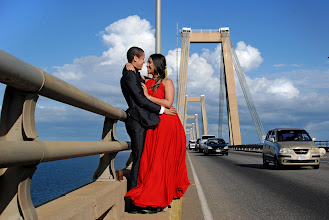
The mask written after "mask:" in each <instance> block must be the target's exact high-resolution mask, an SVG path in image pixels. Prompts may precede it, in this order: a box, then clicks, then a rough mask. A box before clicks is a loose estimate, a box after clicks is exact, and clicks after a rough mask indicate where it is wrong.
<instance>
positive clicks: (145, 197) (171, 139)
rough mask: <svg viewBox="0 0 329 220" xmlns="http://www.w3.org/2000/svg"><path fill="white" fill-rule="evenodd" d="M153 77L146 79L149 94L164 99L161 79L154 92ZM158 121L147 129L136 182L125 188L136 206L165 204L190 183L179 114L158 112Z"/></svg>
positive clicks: (160, 205)
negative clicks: (152, 88)
mask: <svg viewBox="0 0 329 220" xmlns="http://www.w3.org/2000/svg"><path fill="white" fill-rule="evenodd" d="M154 83H155V80H154V79H149V80H148V81H147V82H146V86H147V88H148V92H149V94H150V95H151V96H153V97H156V98H160V99H164V97H165V91H164V86H163V84H162V83H161V85H160V86H159V88H158V90H157V92H156V93H154V92H153V91H152V90H151V86H152V85H153V84H154ZM160 119H161V122H160V123H159V124H158V125H156V126H153V127H152V128H151V129H148V130H147V132H146V139H145V144H144V150H143V154H142V158H141V162H140V166H139V172H138V180H137V186H136V187H135V188H133V189H131V190H130V191H129V192H127V194H126V196H127V197H129V198H130V199H131V200H132V201H133V203H134V204H135V205H136V206H141V207H166V206H168V205H169V204H170V203H171V201H172V200H173V199H174V198H180V197H182V196H183V195H184V193H185V191H186V190H187V188H188V186H189V185H190V182H189V179H188V177H187V170H186V163H185V157H186V136H185V131H184V128H183V126H182V123H181V121H180V119H179V118H178V115H177V114H176V115H166V114H162V115H160Z"/></svg>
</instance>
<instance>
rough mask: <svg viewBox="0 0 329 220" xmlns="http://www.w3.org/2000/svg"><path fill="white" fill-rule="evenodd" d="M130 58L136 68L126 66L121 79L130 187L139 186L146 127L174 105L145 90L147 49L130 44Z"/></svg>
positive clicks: (156, 122) (155, 123)
mask: <svg viewBox="0 0 329 220" xmlns="http://www.w3.org/2000/svg"><path fill="white" fill-rule="evenodd" d="M127 59H128V62H129V63H131V64H132V65H133V66H134V67H135V70H136V72H134V71H130V70H127V69H126V68H123V71H122V78H121V80H120V84H121V90H122V93H123V95H124V97H125V99H126V101H127V104H128V109H127V110H126V113H127V119H126V120H125V125H126V129H127V132H128V134H129V136H130V139H131V151H132V161H133V165H132V168H131V171H130V181H129V182H128V190H130V189H132V188H134V187H136V186H137V176H138V171H139V164H140V159H141V156H142V153H143V149H144V142H145V136H146V130H147V129H148V128H149V127H151V126H153V125H157V124H159V123H160V118H159V114H162V113H165V114H169V115H173V114H175V113H176V109H175V108H173V107H172V108H171V109H167V108H165V107H163V106H160V105H158V104H155V103H153V102H151V101H150V100H148V99H147V98H146V97H145V95H144V92H143V88H142V84H141V83H145V81H144V79H143V78H142V77H141V75H140V73H139V70H141V69H142V67H143V64H144V63H145V61H144V59H145V53H144V51H143V50H142V49H141V48H138V47H131V48H130V49H129V50H128V52H127Z"/></svg>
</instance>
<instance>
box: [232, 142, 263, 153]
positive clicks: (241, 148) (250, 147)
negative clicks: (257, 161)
mask: <svg viewBox="0 0 329 220" xmlns="http://www.w3.org/2000/svg"><path fill="white" fill-rule="evenodd" d="M230 149H232V150H236V151H253V152H262V151H263V145H262V144H245V145H234V146H230Z"/></svg>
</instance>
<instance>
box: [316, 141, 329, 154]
mask: <svg viewBox="0 0 329 220" xmlns="http://www.w3.org/2000/svg"><path fill="white" fill-rule="evenodd" d="M314 143H315V144H316V146H318V147H321V148H324V149H325V150H326V151H327V152H329V146H328V143H329V141H314Z"/></svg>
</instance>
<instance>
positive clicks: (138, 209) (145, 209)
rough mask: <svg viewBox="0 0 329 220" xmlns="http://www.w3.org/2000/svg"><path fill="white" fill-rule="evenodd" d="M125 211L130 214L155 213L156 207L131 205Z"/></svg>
mask: <svg viewBox="0 0 329 220" xmlns="http://www.w3.org/2000/svg"><path fill="white" fill-rule="evenodd" d="M127 212H128V213H130V214H155V213H157V212H158V211H157V209H156V208H150V207H139V206H135V205H132V206H131V207H129V208H128V209H127Z"/></svg>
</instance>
